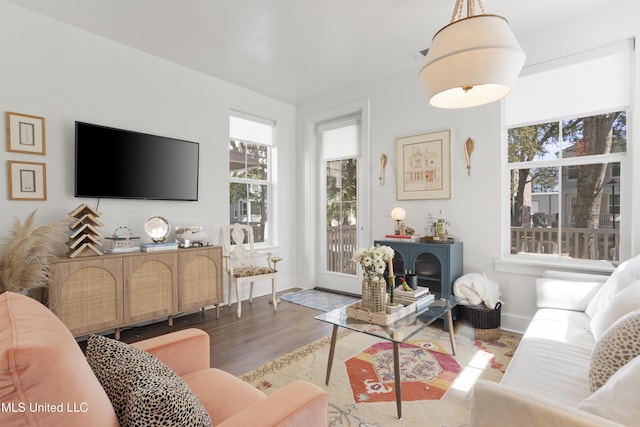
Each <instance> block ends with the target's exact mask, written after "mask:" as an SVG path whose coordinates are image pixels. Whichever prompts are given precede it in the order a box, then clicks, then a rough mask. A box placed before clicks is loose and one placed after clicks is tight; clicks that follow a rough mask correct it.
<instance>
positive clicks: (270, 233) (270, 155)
mask: <svg viewBox="0 0 640 427" xmlns="http://www.w3.org/2000/svg"><path fill="white" fill-rule="evenodd" d="M231 117H236V118H240V119H243V120H248V121H252V122H255V123H259V124H263V125H268V126H270V127H271V128H272V135H271V140H270V141H267V143H265V142H262V141H254V140H251V139H248V138H237V137H235V138H234V137H233V136H232V135H231V131H230V134H229V141H232V140H233V141H239V142H242V143H245V144H251V145H258V146H262V147H266V150H267V178H266V179H248V178H234V177H231V176H229V181H228V184H227V188H230V186H231V184H245V185H264V186H266V188H267V200H266V203H267V212H266V215H267V221H266V222H265V230H264V241H262V242H256V244H255V246H257V247H268V246H273V245H274V244H275V240H276V239H275V236H274V234H275V233H274V230H275V227H274V224H273V223H274V217H273V212H274V202H275V197H276V196H275V195H274V187H275V186H274V185H273V177H274V176H276V173H275V171H274V170H273V168H274V165H276V164H277V162H276V161H275V159H274V157H275V156H276V153H277V150H276V123H275V121H273V120H269V119H264V118H261V117H258V116H254V115H251V114H247V113H243V112H239V111H235V110H232V111H231V112H230V113H229V120H231ZM244 203H246V204H247V205H249V201H248V200H247V201H244ZM246 209H247V212H250V209H249V207H247V208H246ZM234 210H237V207H235V206H234ZM230 213H231V212H229V214H230ZM239 213H240V214H241V212H239ZM230 220H231V218H229V222H231V221H230Z"/></svg>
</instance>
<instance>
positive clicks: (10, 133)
mask: <svg viewBox="0 0 640 427" xmlns="http://www.w3.org/2000/svg"><path fill="white" fill-rule="evenodd" d="M6 124H7V151H13V152H16V153H27V154H45V152H46V144H45V129H44V117H38V116H31V115H29V114H20V113H13V112H11V111H7V113H6Z"/></svg>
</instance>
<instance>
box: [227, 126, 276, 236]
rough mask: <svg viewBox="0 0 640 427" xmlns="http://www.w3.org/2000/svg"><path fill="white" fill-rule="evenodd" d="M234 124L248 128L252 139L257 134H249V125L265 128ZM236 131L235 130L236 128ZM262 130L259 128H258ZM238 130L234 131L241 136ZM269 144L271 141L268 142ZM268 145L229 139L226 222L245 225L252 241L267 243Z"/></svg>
mask: <svg viewBox="0 0 640 427" xmlns="http://www.w3.org/2000/svg"><path fill="white" fill-rule="evenodd" d="M233 119H235V120H236V122H235V123H236V124H238V126H239V127H241V128H242V126H243V125H244V126H246V127H248V128H249V132H247V135H249V137H253V136H254V135H257V137H256V139H259V137H260V133H259V132H258V133H256V132H250V131H251V130H253V129H251V126H259V127H267V125H265V124H262V123H255V122H251V121H249V120H247V119H238V118H234V117H232V120H233ZM236 129H237V128H236ZM260 130H262V129H260ZM241 131H242V129H240V131H237V132H239V133H241ZM266 134H267V135H270V132H266ZM269 142H271V141H270V140H269ZM270 155H271V146H270V145H268V144H262V143H260V142H255V141H247V140H243V139H239V138H234V137H233V135H231V138H230V140H229V205H230V206H229V223H230V224H236V223H241V224H247V225H250V226H251V227H252V228H253V235H254V240H255V242H256V243H258V242H263V243H264V242H267V241H268V239H269V215H268V213H269V209H268V201H269V192H270V187H271V182H270V170H269V165H270V158H269V157H270Z"/></svg>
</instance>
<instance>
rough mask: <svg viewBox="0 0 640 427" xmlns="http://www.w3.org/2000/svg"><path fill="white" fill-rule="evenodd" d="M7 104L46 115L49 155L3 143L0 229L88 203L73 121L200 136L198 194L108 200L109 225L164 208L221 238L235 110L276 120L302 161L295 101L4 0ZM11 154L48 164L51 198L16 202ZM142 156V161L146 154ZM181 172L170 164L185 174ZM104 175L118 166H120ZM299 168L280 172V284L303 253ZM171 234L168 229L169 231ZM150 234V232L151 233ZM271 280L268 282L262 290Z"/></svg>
mask: <svg viewBox="0 0 640 427" xmlns="http://www.w3.org/2000/svg"><path fill="white" fill-rule="evenodd" d="M0 52H2V59H1V60H0V62H1V64H2V66H1V71H0V76H1V78H0V111H2V113H3V115H2V117H3V120H4V111H13V112H19V113H25V114H31V115H36V116H43V117H45V120H46V155H45V156H39V155H29V154H18V153H10V152H7V151H6V150H5V149H0V165H1V166H0V170H2V173H0V237H4V236H7V234H8V232H9V228H10V226H11V224H12V223H13V218H14V217H15V218H18V219H20V220H23V219H24V218H25V217H26V216H27V215H28V214H29V213H30V212H31V211H33V210H34V209H37V210H38V212H37V222H38V223H39V224H42V223H45V222H48V221H52V220H55V219H58V218H61V217H64V216H65V215H66V214H67V213H68V212H70V211H72V210H73V209H74V208H75V207H76V206H78V205H79V204H81V203H87V204H89V205H90V206H94V207H95V205H96V200H95V199H76V198H74V197H73V169H74V167H73V162H74V121H75V120H79V121H87V122H91V123H97V124H103V125H107V126H113V127H118V128H124V129H130V130H136V131H141V132H145V133H151V134H157V135H163V136H169V137H174V138H180V139H186V140H190V141H196V142H199V143H200V181H199V182H200V195H199V201H198V202H164V201H142V200H130V201H127V200H113V199H103V200H101V202H100V205H99V210H100V211H101V212H102V216H101V218H100V219H101V221H102V222H103V223H104V224H105V226H104V227H103V228H102V229H101V232H102V233H103V234H104V235H110V234H111V233H113V231H114V230H115V229H116V228H117V227H118V226H121V225H126V226H128V227H129V228H131V229H132V230H133V231H134V233H135V234H136V235H140V236H143V237H144V233H143V229H142V226H143V223H144V221H145V220H146V219H147V218H148V217H150V216H152V215H162V216H164V217H165V218H167V219H168V220H169V221H170V222H171V223H172V225H203V226H205V230H206V232H207V234H208V235H209V236H210V237H211V239H212V240H213V241H214V242H216V243H217V242H219V233H220V227H221V226H222V225H224V224H227V223H228V221H229V218H228V215H229V209H228V200H229V196H228V184H227V175H228V164H227V159H228V154H227V153H228V135H229V125H228V117H229V111H230V109H234V110H238V111H243V112H246V113H250V114H254V115H257V116H262V117H266V118H269V119H273V120H275V121H276V126H277V144H278V148H277V152H278V156H279V163H280V164H291V163H292V162H293V161H294V159H295V132H294V129H295V107H294V106H292V105H290V104H286V103H283V102H281V101H278V100H275V99H272V98H269V97H266V96H263V95H260V94H257V93H254V92H250V91H248V90H245V89H243V88H240V87H238V86H234V85H232V84H229V83H227V82H224V81H221V80H217V79H214V78H211V77H209V76H205V75H204V74H201V73H198V72H195V71H192V70H189V69H186V68H184V67H182V66H179V65H176V64H173V63H170V62H167V61H164V60H161V59H158V58H156V57H153V56H151V55H148V54H145V53H143V52H140V51H137V50H134V49H130V48H128V47H125V46H123V45H120V44H117V43H114V42H112V41H109V40H106V39H104V38H101V37H98V36H95V35H92V34H90V33H87V32H85V31H82V30H79V29H77V28H75V27H71V26H68V25H66V24H62V23H59V22H57V21H54V20H52V19H49V18H46V17H43V16H41V15H38V14H35V13H33V12H30V11H27V10H26V9H22V8H20V7H17V6H14V5H13V4H10V3H6V2H4V1H0ZM7 160H22V161H33V162H45V163H46V168H47V169H46V171H47V200H46V201H9V200H8V184H7V173H6V162H7ZM143 160H144V159H141V161H143ZM179 172H180V171H169V173H179ZM96 173H103V174H112V173H113V174H115V173H118V171H117V165H114V169H113V170H105V171H96ZM294 178H295V170H294V169H293V168H280V169H279V174H278V176H277V177H276V178H275V181H276V185H275V191H277V193H278V196H279V197H278V200H279V204H278V205H277V206H275V207H274V208H275V210H276V215H274V218H275V219H276V223H275V226H276V227H277V228H278V229H279V231H280V232H279V236H280V241H279V242H277V243H278V245H279V248H277V251H278V252H279V253H280V254H281V255H282V256H283V257H284V261H283V262H282V263H280V264H278V267H279V269H280V270H281V275H280V276H281V278H280V280H279V288H280V289H286V288H289V287H291V286H293V282H294V280H293V277H294V275H295V265H296V251H295V247H294V244H295V240H294V235H295V233H294V232H293V231H294V230H292V229H291V227H290V226H289V224H291V223H293V222H295V212H293V211H292V209H290V206H292V205H294V204H295V200H294V197H293V196H294V192H295V179H294ZM171 237H172V235H171V236H170V238H171ZM144 240H148V239H146V238H145V239H144ZM267 287H270V284H269V283H268V282H265V283H264V284H261V286H259V288H260V289H257V290H256V291H257V292H259V293H264V292H266V290H267Z"/></svg>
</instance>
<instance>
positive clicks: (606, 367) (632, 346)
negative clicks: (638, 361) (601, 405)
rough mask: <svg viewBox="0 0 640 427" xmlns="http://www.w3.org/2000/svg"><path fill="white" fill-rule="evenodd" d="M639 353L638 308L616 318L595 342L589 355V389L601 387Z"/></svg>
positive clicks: (639, 328) (639, 312) (639, 315)
mask: <svg viewBox="0 0 640 427" xmlns="http://www.w3.org/2000/svg"><path fill="white" fill-rule="evenodd" d="M638 355H640V310H636V311H633V312H631V313H628V314H626V315H624V316H623V317H621V318H620V319H618V321H617V322H616V323H614V324H613V325H612V326H611V327H610V328H609V329H607V330H606V332H605V333H604V334H603V335H602V337H601V338H600V339H599V340H598V341H597V342H596V345H595V347H594V349H593V354H592V355H591V365H590V368H589V385H590V387H591V391H594V392H595V391H596V390H598V389H599V388H600V387H602V386H603V385H604V384H605V383H606V382H607V381H608V380H609V378H610V377H611V376H612V375H613V374H615V373H616V371H618V369H620V368H621V367H623V366H624V365H625V364H627V362H629V361H630V360H632V359H633V358H635V357H636V356H638Z"/></svg>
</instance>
